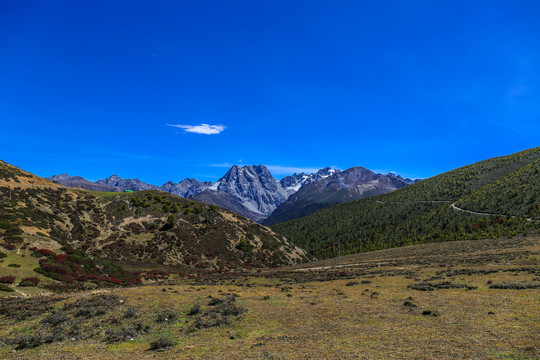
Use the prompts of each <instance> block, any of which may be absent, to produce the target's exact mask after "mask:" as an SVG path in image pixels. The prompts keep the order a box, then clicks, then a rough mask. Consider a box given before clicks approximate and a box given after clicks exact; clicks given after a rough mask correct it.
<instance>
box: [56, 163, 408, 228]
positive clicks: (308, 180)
mask: <svg viewBox="0 0 540 360" xmlns="http://www.w3.org/2000/svg"><path fill="white" fill-rule="evenodd" d="M344 172H346V174H349V177H350V176H351V174H352V173H353V172H351V170H350V169H348V170H344V171H340V170H337V169H332V168H330V167H325V168H323V169H320V170H319V171H317V172H315V173H312V174H305V173H300V174H296V173H294V174H292V175H290V176H286V177H284V178H282V179H281V180H280V181H278V180H276V179H275V178H274V177H273V176H272V174H271V173H270V171H269V170H268V169H267V168H266V167H265V166H264V165H251V166H237V165H234V166H232V167H231V168H230V169H229V170H228V171H227V173H226V174H225V175H224V176H223V177H221V178H220V179H219V180H218V181H217V182H215V183H211V182H208V181H198V180H196V179H190V178H188V179H184V180H182V181H180V182H178V183H174V182H172V181H168V182H166V183H165V184H163V185H161V186H156V185H152V184H148V183H145V182H142V181H140V180H139V179H123V178H121V177H119V176H117V175H112V176H110V177H108V178H106V179H102V180H98V181H96V183H95V184H97V185H99V186H105V188H92V187H91V185H90V184H93V183H91V182H89V181H87V180H85V179H82V178H80V177H69V176H68V175H66V174H62V175H57V176H53V177H50V178H48V179H50V180H53V181H56V182H58V183H60V184H63V185H66V186H70V187H82V188H86V189H91V190H101V191H123V190H124V189H128V190H135V191H140V190H148V189H154V190H161V191H166V192H169V193H172V194H174V195H178V196H181V197H184V198H189V199H193V200H197V201H201V202H204V203H207V204H212V205H216V206H220V207H223V208H225V209H228V210H230V211H233V212H236V213H238V214H240V215H242V216H245V217H247V218H249V219H251V220H254V221H263V220H264V219H266V218H268V217H269V216H271V215H272V213H273V212H274V211H275V210H276V209H277V208H278V207H279V206H280V205H282V204H283V203H285V202H286V201H287V200H288V199H289V198H290V197H291V195H293V194H294V195H296V194H297V193H298V192H299V191H300V190H301V189H303V188H304V187H305V186H307V185H310V184H314V183H318V182H321V181H323V183H325V182H324V181H326V180H325V179H329V178H331V177H334V176H338V175H339V174H341V173H344ZM370 173H371V172H370ZM372 174H373V176H375V177H388V178H391V179H396V181H397V180H399V181H397V183H399V184H400V185H401V184H402V183H403V184H405V185H407V184H409V183H413V182H414V180H411V179H403V178H402V177H400V176H399V175H394V174H389V175H382V174H374V173H372ZM75 179H77V181H75ZM362 181H365V179H364V178H362V177H359V178H358V179H357V181H356V183H355V181H354V180H352V179H351V178H349V179H348V180H347V181H345V182H344V183H343V184H341V185H340V186H336V185H335V184H334V185H333V186H329V187H327V189H326V192H328V193H329V194H327V195H325V196H330V195H332V194H330V193H331V192H332V191H335V192H338V191H340V190H342V188H351V186H352V185H351V184H353V183H354V184H355V185H360V183H361V182H362ZM370 181H371V180H370ZM387 185H388V184H387ZM394 185H395V184H394ZM399 187H400V186H385V185H384V184H379V185H378V188H381V189H382V190H380V191H379V190H373V191H369V189H368V188H369V186H368V188H366V189H365V191H360V190H356V191H354V189H349V190H346V191H342V192H341V193H340V194H336V195H335V196H330V197H332V200H329V201H315V203H316V206H306V205H305V204H304V205H303V206H302V207H303V208H304V210H305V211H304V210H303V211H304V212H303V213H302V214H303V215H307V214H309V213H311V212H313V211H316V210H318V209H321V208H323V207H325V206H329V205H332V204H335V203H341V202H343V201H348V200H355V199H358V198H361V197H363V196H368V195H373V194H380V193H382V192H388V191H392V190H395V189H397V188H399ZM315 188H316V187H315ZM319 192H320V191H319ZM364 194H365V195H364ZM319 200H320V199H319ZM298 204H300V203H298ZM298 204H297V205H298ZM297 205H296V206H297ZM308 205H309V204H308ZM287 209H289V206H285V207H284V208H282V209H281V210H280V214H281V215H279V216H278V217H273V218H274V219H278V218H283V219H284V220H289V219H293V218H296V217H298V215H294V214H293V215H286V214H285V213H286V212H288V210H287ZM284 214H285V215H284ZM270 223H275V220H272V221H271V222H270Z"/></svg>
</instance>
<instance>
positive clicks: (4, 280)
mask: <svg viewBox="0 0 540 360" xmlns="http://www.w3.org/2000/svg"><path fill="white" fill-rule="evenodd" d="M14 281H15V276H2V277H0V283H2V284H13V282H14Z"/></svg>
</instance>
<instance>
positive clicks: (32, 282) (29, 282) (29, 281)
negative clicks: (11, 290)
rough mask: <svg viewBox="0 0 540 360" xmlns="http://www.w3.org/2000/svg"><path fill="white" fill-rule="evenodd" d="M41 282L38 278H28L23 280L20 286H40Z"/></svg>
mask: <svg viewBox="0 0 540 360" xmlns="http://www.w3.org/2000/svg"><path fill="white" fill-rule="evenodd" d="M39 282H40V280H39V279H38V278H37V277H26V278H23V279H22V280H21V282H20V283H19V286H38V285H39Z"/></svg>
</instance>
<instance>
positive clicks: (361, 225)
mask: <svg viewBox="0 0 540 360" xmlns="http://www.w3.org/2000/svg"><path fill="white" fill-rule="evenodd" d="M539 159H540V147H538V148H533V149H529V150H525V151H521V152H518V153H515V154H512V155H508V156H503V157H497V158H492V159H488V160H485V161H480V162H478V163H475V164H472V165H468V166H464V167H462V168H459V169H456V170H452V171H449V172H446V173H443V174H440V175H437V176H434V177H432V178H429V179H426V180H422V181H419V182H417V183H415V184H412V185H409V186H407V187H405V188H402V189H400V190H396V191H394V192H391V193H388V194H384V195H377V196H374V197H371V198H366V199H362V200H358V201H353V202H349V203H345V204H341V205H335V206H332V207H330V208H327V209H324V210H321V211H318V212H316V213H314V214H311V215H309V216H306V217H303V218H300V219H297V220H293V221H288V222H285V223H281V224H277V225H274V226H272V229H274V230H275V231H276V232H278V233H280V234H283V235H284V236H287V237H288V238H289V239H290V240H292V241H293V242H295V243H296V244H297V245H299V246H301V247H303V248H304V249H306V250H307V251H308V252H309V253H310V254H312V255H315V256H317V257H319V258H326V257H332V256H336V255H337V254H338V251H339V248H341V253H342V254H343V253H345V254H352V253H357V252H362V251H368V250H376V249H384V248H390V247H396V246H403V245H411V244H418V243H426V242H437V241H448V240H471V239H480V238H488V237H501V236H513V235H516V234H521V233H524V232H528V231H536V230H538V229H539V228H540V225H539V221H528V220H527V218H535V219H536V220H538V219H540V216H539V212H538V206H539V201H540V200H539V199H540V198H539V197H538V192H539V187H538V176H535V175H536V174H537V171H538V166H539V165H538V161H539ZM452 205H454V206H457V208H454V207H453V206H452ZM459 209H462V210H465V211H459ZM471 212H478V213H482V212H485V213H490V214H493V215H478V214H473V213H471ZM513 215H515V216H517V217H512V216H513Z"/></svg>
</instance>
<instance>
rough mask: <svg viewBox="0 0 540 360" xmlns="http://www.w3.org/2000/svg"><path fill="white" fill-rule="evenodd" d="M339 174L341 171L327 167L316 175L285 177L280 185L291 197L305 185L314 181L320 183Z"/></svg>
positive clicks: (303, 174)
mask: <svg viewBox="0 0 540 360" xmlns="http://www.w3.org/2000/svg"><path fill="white" fill-rule="evenodd" d="M338 172H339V170H336V169H332V168H329V167H325V168H324V169H320V170H319V171H317V172H316V173H313V174H309V175H308V174H305V173H301V174H296V173H294V174H292V175H290V176H285V177H284V178H283V179H281V181H280V184H281V186H283V187H284V188H285V190H287V192H288V193H289V195H292V194H294V193H295V192H297V191H298V190H300V188H301V187H302V186H304V185H305V184H309V183H312V182H314V181H319V180H321V179H324V178H327V177H328V176H332V175H334V174H336V173H338Z"/></svg>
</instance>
